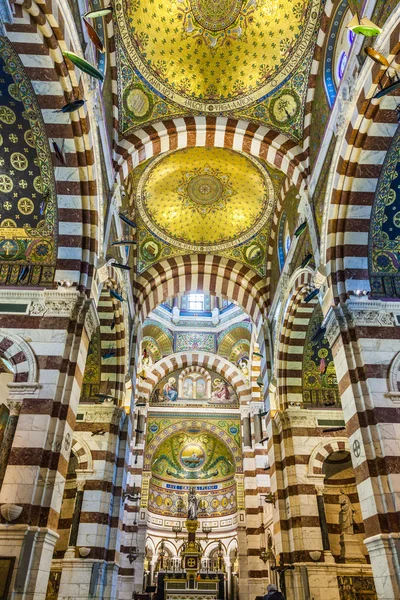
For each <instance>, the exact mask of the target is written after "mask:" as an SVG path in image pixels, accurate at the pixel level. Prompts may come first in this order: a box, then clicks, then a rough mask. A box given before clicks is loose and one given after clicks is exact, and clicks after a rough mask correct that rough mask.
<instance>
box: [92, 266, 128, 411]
mask: <svg viewBox="0 0 400 600" xmlns="http://www.w3.org/2000/svg"><path fill="white" fill-rule="evenodd" d="M109 272H110V277H109V279H108V280H107V281H106V282H105V284H104V286H103V289H102V292H101V294H100V299H99V303H98V307H97V310H98V315H99V320H100V339H101V353H102V358H101V381H102V382H103V381H104V382H106V381H108V382H109V383H110V384H111V386H110V389H109V390H108V391H107V393H110V395H112V396H114V397H116V398H117V400H118V403H119V404H120V403H121V401H122V400H123V398H124V393H125V362H126V340H125V322H124V311H123V305H122V303H121V302H120V301H119V300H118V299H117V298H114V297H113V296H111V294H110V292H111V290H114V291H116V292H117V293H119V294H122V290H121V287H120V285H119V283H118V282H117V281H116V279H114V277H113V276H115V274H114V272H113V269H112V267H109ZM111 350H113V351H114V352H115V356H112V357H110V358H104V355H105V354H106V353H107V351H111Z"/></svg>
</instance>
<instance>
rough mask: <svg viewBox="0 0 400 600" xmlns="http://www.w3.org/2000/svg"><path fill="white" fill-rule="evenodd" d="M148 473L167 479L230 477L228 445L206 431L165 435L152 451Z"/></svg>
mask: <svg viewBox="0 0 400 600" xmlns="http://www.w3.org/2000/svg"><path fill="white" fill-rule="evenodd" d="M151 470H152V473H153V474H154V475H155V476H156V477H157V478H158V479H163V480H167V481H171V480H172V481H177V480H183V481H188V480H193V481H195V480H202V481H203V480H210V479H212V481H214V482H216V481H221V480H224V479H227V478H232V477H233V476H234V474H235V463H234V458H233V456H232V453H231V451H230V450H229V448H228V447H227V446H226V444H224V443H223V442H222V441H221V440H220V439H219V438H218V437H215V436H214V435H210V434H209V433H207V432H204V433H203V432H199V433H191V432H179V433H177V434H175V435H172V436H171V437H169V438H167V439H166V440H165V441H164V442H163V443H162V444H160V446H159V447H158V448H157V450H156V451H155V453H154V454H153V459H152V466H151Z"/></svg>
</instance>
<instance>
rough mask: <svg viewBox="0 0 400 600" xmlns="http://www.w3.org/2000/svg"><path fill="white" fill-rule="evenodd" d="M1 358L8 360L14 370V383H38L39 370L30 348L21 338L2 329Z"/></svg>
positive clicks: (0, 337)
mask: <svg viewBox="0 0 400 600" xmlns="http://www.w3.org/2000/svg"><path fill="white" fill-rule="evenodd" d="M0 356H2V357H3V358H5V359H6V360H8V361H9V362H10V363H11V364H12V366H13V370H14V383H36V382H37V376H38V370H37V364H36V358H35V355H34V353H33V350H32V349H31V348H30V346H29V345H28V344H27V343H26V342H25V341H24V340H23V339H22V338H21V337H20V336H19V335H16V334H15V333H13V332H12V331H8V329H0Z"/></svg>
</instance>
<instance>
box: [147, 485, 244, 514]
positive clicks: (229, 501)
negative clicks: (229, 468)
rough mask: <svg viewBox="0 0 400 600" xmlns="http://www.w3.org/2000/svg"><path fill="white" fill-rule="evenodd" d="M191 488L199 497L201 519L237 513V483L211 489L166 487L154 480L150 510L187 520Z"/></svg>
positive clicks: (189, 486)
mask: <svg viewBox="0 0 400 600" xmlns="http://www.w3.org/2000/svg"><path fill="white" fill-rule="evenodd" d="M191 487H194V488H195V490H196V495H197V496H198V497H200V501H199V509H198V516H199V517H200V518H202V517H203V518H204V517H206V518H207V517H223V516H227V515H230V514H232V513H235V512H236V511H237V501H236V483H235V482H233V483H232V481H231V482H226V483H216V484H209V485H193V486H192V485H185V484H175V483H164V482H161V481H158V480H157V479H155V478H153V479H152V480H151V481H150V492H149V503H148V509H149V510H150V511H151V512H153V513H156V514H159V515H165V516H174V517H180V518H185V517H186V516H187V498H188V493H189V490H190V488H191Z"/></svg>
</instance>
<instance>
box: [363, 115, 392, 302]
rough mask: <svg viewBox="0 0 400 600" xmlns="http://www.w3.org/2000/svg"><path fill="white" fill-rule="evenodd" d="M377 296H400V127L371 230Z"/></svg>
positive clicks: (371, 264) (372, 271) (377, 196)
mask: <svg viewBox="0 0 400 600" xmlns="http://www.w3.org/2000/svg"><path fill="white" fill-rule="evenodd" d="M369 272H370V281H371V292H372V294H373V296H378V297H379V296H384V297H385V296H386V297H391V298H399V297H400V277H399V272H400V127H398V128H397V131H396V133H395V136H394V138H393V141H392V144H391V146H390V149H389V151H388V153H387V155H386V160H385V163H384V165H383V168H382V172H381V176H380V179H379V182H378V186H377V190H376V194H375V199H374V205H373V208H372V218H371V228H370V233H369Z"/></svg>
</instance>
